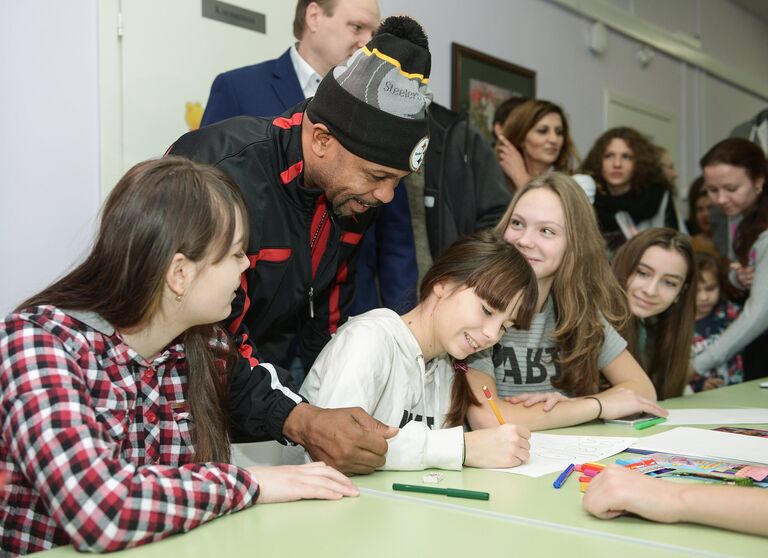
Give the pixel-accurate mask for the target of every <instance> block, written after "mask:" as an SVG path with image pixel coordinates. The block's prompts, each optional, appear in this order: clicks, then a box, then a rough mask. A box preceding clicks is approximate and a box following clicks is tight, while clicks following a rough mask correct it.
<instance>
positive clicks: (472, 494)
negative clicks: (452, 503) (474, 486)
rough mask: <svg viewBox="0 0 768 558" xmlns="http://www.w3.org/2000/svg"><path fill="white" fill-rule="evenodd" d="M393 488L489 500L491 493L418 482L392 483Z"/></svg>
mask: <svg viewBox="0 0 768 558" xmlns="http://www.w3.org/2000/svg"><path fill="white" fill-rule="evenodd" d="M392 490H402V491H404V492H420V493H423V494H442V495H443V496H451V497H453V498H468V499H470V500H489V499H490V498H491V495H490V494H488V493H487V492H478V491H477V490H462V489H460V488H438V487H436V486H421V485H418V484H400V483H398V482H396V483H393V484H392Z"/></svg>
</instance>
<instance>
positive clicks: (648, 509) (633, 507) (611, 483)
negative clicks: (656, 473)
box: [582, 465, 681, 523]
mask: <svg viewBox="0 0 768 558" xmlns="http://www.w3.org/2000/svg"><path fill="white" fill-rule="evenodd" d="M680 486H681V485H675V484H674V483H670V482H665V481H663V480H661V479H654V478H651V477H647V476H645V475H643V474H642V473H638V472H637V471H632V470H630V469H627V468H625V467H620V466H618V465H608V466H607V467H606V468H605V469H603V470H602V471H601V472H600V474H599V475H597V476H596V477H594V478H593V479H592V481H591V482H590V483H589V485H588V486H587V491H586V493H585V494H584V500H583V502H582V504H583V506H584V509H585V510H587V511H588V512H589V513H591V514H592V515H594V516H596V517H599V518H600V519H613V518H614V517H618V516H620V515H623V514H625V513H634V514H637V515H639V516H641V517H644V518H646V519H651V520H653V521H660V522H662V523H674V522H675V521H678V519H677V517H678V514H677V504H678V498H677V490H678V489H679V487H680Z"/></svg>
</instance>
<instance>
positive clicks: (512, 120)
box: [502, 99, 578, 174]
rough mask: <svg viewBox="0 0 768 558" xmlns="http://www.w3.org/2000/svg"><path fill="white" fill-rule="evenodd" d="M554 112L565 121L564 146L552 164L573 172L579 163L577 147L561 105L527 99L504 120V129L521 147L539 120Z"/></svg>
mask: <svg viewBox="0 0 768 558" xmlns="http://www.w3.org/2000/svg"><path fill="white" fill-rule="evenodd" d="M552 113H554V114H559V115H560V119H561V120H562V121H563V146H562V147H561V148H560V153H559V155H558V156H557V160H555V163H554V164H553V165H552V166H553V167H554V168H555V170H557V171H561V172H565V173H568V174H571V173H573V169H574V167H575V166H576V164H577V159H578V157H577V155H576V147H575V146H574V144H573V140H572V139H571V132H570V130H569V128H568V118H566V116H565V112H563V109H562V108H561V107H560V106H559V105H556V104H555V103H552V102H550V101H543V100H539V99H531V100H528V101H525V102H524V103H521V104H520V105H518V106H516V107H515V108H513V109H512V111H511V112H510V113H509V116H507V119H506V120H505V121H504V126H503V127H502V130H503V133H504V136H505V137H506V138H507V139H508V140H509V141H510V143H512V145H514V146H515V147H517V148H518V149H521V146H522V145H523V142H524V141H525V136H527V135H528V132H530V131H531V130H532V129H533V128H534V127H535V126H536V124H538V122H539V120H541V119H542V118H544V117H545V116H546V115H548V114H552Z"/></svg>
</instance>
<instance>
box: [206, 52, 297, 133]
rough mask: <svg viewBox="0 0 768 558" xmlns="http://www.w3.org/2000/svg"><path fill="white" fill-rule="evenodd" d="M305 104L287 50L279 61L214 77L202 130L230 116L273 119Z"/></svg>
mask: <svg viewBox="0 0 768 558" xmlns="http://www.w3.org/2000/svg"><path fill="white" fill-rule="evenodd" d="M303 100H304V93H303V92H302V90H301V86H300V85H299V78H298V77H297V76H296V71H295V70H294V69H293V63H292V62H291V53H290V49H288V50H286V51H285V52H284V53H283V54H282V55H281V56H280V58H276V59H275V60H267V61H266V62H262V63H261V64H254V65H253V66H246V67H244V68H238V69H236V70H230V71H229V72H224V73H223V74H219V75H218V76H216V79H215V80H213V85H211V94H210V96H209V97H208V104H207V105H206V107H205V113H204V114H203V120H202V122H201V124H200V125H201V126H207V125H208V124H213V123H214V122H218V121H220V120H225V119H227V118H232V117H233V116H240V115H243V114H245V115H249V116H275V115H277V114H282V113H283V112H285V111H286V110H287V109H289V108H291V107H292V106H294V105H296V104H298V103H300V102H301V101H303Z"/></svg>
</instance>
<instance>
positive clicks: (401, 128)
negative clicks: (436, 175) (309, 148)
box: [307, 16, 432, 171]
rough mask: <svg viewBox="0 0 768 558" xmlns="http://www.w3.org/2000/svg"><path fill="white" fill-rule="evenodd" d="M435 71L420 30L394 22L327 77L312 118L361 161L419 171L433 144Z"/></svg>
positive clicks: (396, 18)
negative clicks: (429, 114)
mask: <svg viewBox="0 0 768 558" xmlns="http://www.w3.org/2000/svg"><path fill="white" fill-rule="evenodd" d="M430 66H431V60H430V55H429V45H428V43H427V37H426V36H425V35H424V31H423V30H422V28H421V26H420V25H419V24H418V23H416V22H415V21H414V20H412V19H411V18H409V17H406V16H393V17H389V18H387V19H385V20H384V21H383V22H382V24H381V27H379V30H378V31H377V32H376V35H375V36H374V37H373V38H372V39H371V40H370V41H369V42H368V44H367V45H365V46H364V47H363V48H361V49H359V50H358V51H357V52H355V53H354V54H353V55H352V57H351V58H350V59H349V60H347V61H346V62H345V63H344V64H341V65H339V66H336V67H335V68H333V69H332V70H331V71H330V72H328V74H327V75H326V76H325V78H323V81H322V82H320V85H319V87H318V88H317V93H316V94H315V96H314V98H313V99H312V101H310V103H309V107H307V114H308V116H309V118H310V120H311V121H312V122H316V123H322V124H325V125H326V126H327V127H328V129H329V130H330V132H331V133H332V134H333V135H334V137H335V138H336V139H338V140H339V142H340V143H341V145H343V146H344V147H345V148H346V149H347V150H348V151H350V152H351V153H353V154H355V155H357V156H358V157H361V158H363V159H365V160H366V161H371V162H373V163H378V164H380V165H384V166H387V167H391V168H395V169H400V170H405V171H416V170H418V169H419V167H420V166H421V163H422V161H423V160H424V154H425V152H426V149H427V144H428V143H429V138H428V131H427V130H428V129H427V106H428V105H429V103H430V102H431V101H432V92H431V91H430V90H429V87H428V83H429V71H430Z"/></svg>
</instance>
